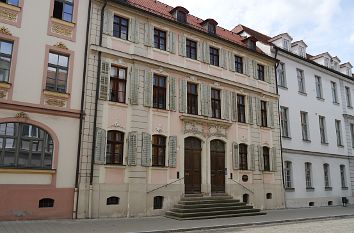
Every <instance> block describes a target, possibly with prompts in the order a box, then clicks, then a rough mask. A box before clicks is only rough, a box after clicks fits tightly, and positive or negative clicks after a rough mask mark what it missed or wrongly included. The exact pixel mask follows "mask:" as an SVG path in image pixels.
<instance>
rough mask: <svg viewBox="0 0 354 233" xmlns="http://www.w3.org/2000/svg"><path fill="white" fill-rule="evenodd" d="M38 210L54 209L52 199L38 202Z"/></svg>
mask: <svg viewBox="0 0 354 233" xmlns="http://www.w3.org/2000/svg"><path fill="white" fill-rule="evenodd" d="M38 207H39V208H51V207H54V199H52V198H43V199H41V200H39V204H38Z"/></svg>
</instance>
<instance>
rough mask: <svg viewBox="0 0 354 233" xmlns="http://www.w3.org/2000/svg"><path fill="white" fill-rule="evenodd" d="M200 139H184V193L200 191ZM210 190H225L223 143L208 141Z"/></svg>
mask: <svg viewBox="0 0 354 233" xmlns="http://www.w3.org/2000/svg"><path fill="white" fill-rule="evenodd" d="M201 153H202V147H201V141H200V140H199V139H198V138H194V137H188V138H186V139H185V140H184V184H185V193H186V194H195V193H201V180H202V179H201V178H202V176H201ZM210 168H211V169H210V170H211V174H210V175H211V192H212V193H224V192H225V143H224V142H222V141H220V140H213V141H211V143H210Z"/></svg>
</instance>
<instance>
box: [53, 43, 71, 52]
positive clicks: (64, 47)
mask: <svg viewBox="0 0 354 233" xmlns="http://www.w3.org/2000/svg"><path fill="white" fill-rule="evenodd" d="M54 46H55V47H57V48H60V49H65V50H68V47H67V46H66V45H65V44H64V43H63V42H58V43H56V44H55V45H54Z"/></svg>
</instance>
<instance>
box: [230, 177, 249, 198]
mask: <svg viewBox="0 0 354 233" xmlns="http://www.w3.org/2000/svg"><path fill="white" fill-rule="evenodd" d="M229 180H232V181H233V182H235V183H237V184H239V185H241V186H242V187H243V188H244V189H246V190H247V191H249V192H251V193H253V194H254V192H253V191H252V190H250V189H249V188H247V187H246V186H244V185H243V184H241V183H240V182H238V181H236V180H234V179H231V178H229Z"/></svg>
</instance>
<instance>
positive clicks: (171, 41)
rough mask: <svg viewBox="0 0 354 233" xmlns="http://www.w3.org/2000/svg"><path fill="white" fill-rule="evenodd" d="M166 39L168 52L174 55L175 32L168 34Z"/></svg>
mask: <svg viewBox="0 0 354 233" xmlns="http://www.w3.org/2000/svg"><path fill="white" fill-rule="evenodd" d="M168 38H169V44H168V47H169V51H170V52H171V53H173V54H175V53H176V33H175V32H169V33H168Z"/></svg>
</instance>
